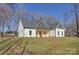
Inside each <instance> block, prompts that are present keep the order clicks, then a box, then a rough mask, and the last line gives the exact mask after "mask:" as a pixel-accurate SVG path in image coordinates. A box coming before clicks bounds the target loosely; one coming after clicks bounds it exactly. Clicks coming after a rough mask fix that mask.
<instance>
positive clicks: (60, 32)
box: [55, 28, 65, 37]
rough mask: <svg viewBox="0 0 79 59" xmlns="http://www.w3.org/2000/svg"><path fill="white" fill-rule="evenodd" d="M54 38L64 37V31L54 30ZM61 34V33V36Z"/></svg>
mask: <svg viewBox="0 0 79 59" xmlns="http://www.w3.org/2000/svg"><path fill="white" fill-rule="evenodd" d="M58 31H59V35H58ZM55 32H56V34H55V35H56V37H64V36H65V30H64V29H58V28H56V31H55ZM62 32H63V35H62Z"/></svg>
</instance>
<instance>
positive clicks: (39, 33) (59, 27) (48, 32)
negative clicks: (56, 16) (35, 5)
mask: <svg viewBox="0 0 79 59" xmlns="http://www.w3.org/2000/svg"><path fill="white" fill-rule="evenodd" d="M18 36H19V37H64V36H65V28H64V25H63V24H60V23H54V24H50V25H48V24H47V23H46V22H45V21H43V20H37V21H29V20H20V21H19V27H18Z"/></svg>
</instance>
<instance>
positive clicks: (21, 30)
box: [18, 20, 24, 37]
mask: <svg viewBox="0 0 79 59" xmlns="http://www.w3.org/2000/svg"><path fill="white" fill-rule="evenodd" d="M23 35H24V30H23V25H22V22H21V20H20V21H19V27H18V37H23Z"/></svg>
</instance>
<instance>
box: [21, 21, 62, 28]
mask: <svg viewBox="0 0 79 59" xmlns="http://www.w3.org/2000/svg"><path fill="white" fill-rule="evenodd" d="M22 24H23V27H24V28H41V29H43V28H44V29H55V28H56V26H57V25H58V24H59V23H53V24H49V23H47V22H45V21H44V20H33V21H32V20H22ZM58 27H59V26H58ZM60 27H61V26H60Z"/></svg>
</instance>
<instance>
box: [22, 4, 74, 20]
mask: <svg viewBox="0 0 79 59" xmlns="http://www.w3.org/2000/svg"><path fill="white" fill-rule="evenodd" d="M23 5H24V8H25V9H26V10H28V11H30V12H34V13H38V14H44V15H50V16H53V17H56V18H57V19H58V20H59V21H61V22H63V21H64V16H63V14H64V13H65V12H67V11H70V10H71V9H72V8H73V4H68V3H67V4H66V3H27V4H23Z"/></svg>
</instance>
